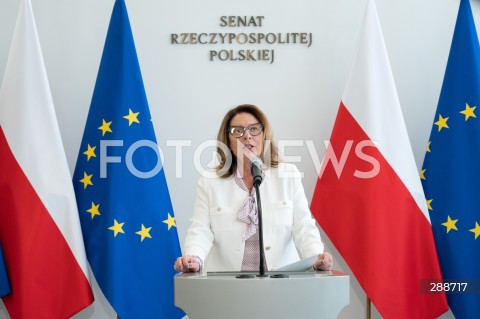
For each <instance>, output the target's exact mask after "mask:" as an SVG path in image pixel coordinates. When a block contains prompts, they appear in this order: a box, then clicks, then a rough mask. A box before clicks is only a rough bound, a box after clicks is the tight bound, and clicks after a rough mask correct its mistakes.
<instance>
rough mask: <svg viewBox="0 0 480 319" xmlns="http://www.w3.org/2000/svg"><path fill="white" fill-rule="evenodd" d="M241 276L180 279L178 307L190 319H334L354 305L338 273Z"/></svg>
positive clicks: (186, 276) (193, 275) (195, 275)
mask: <svg viewBox="0 0 480 319" xmlns="http://www.w3.org/2000/svg"><path fill="white" fill-rule="evenodd" d="M240 274H245V273H235V272H224V273H208V274H207V275H201V274H198V273H185V274H177V275H176V276H175V278H174V285H175V305H176V306H177V307H180V308H181V309H182V310H183V311H185V313H186V314H187V315H188V318H189V319H225V318H228V319H245V318H252V319H283V318H285V319H291V318H295V319H312V318H322V319H323V318H324V319H330V318H331V319H334V318H337V316H338V314H339V312H340V311H341V310H342V308H343V307H345V306H346V305H348V304H349V303H350V295H349V292H350V290H349V289H350V288H349V276H348V275H346V274H344V273H341V272H338V271H313V270H312V271H304V272H283V273H282V274H286V275H288V277H287V278H276V277H275V275H277V276H278V275H279V273H277V272H267V273H266V275H267V276H266V277H261V278H260V277H254V278H244V279H240V278H237V276H238V275H240ZM252 274H254V273H252Z"/></svg>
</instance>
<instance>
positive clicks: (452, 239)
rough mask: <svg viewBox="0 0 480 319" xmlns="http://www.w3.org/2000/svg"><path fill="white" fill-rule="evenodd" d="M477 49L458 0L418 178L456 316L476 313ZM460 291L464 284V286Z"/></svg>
mask: <svg viewBox="0 0 480 319" xmlns="http://www.w3.org/2000/svg"><path fill="white" fill-rule="evenodd" d="M477 106H480V48H479V43H478V38H477V32H476V30H475V24H474V20H473V16H472V10H471V7H470V3H469V2H468V0H462V1H461V3H460V9H459V12H458V17H457V23H456V26H455V32H454V35H453V40H452V46H451V49H450V55H449V58H448V64H447V68H446V71H445V78H444V80H443V86H442V91H441V93H440V99H439V102H438V107H437V111H436V114H435V119H434V124H433V128H432V131H431V135H430V140H429V142H428V145H427V152H426V155H425V161H424V163H423V169H422V172H421V178H422V182H423V187H424V190H425V195H426V197H427V205H428V208H429V213H430V219H431V222H432V227H433V233H434V236H435V242H436V245H437V251H438V256H439V259H440V267H441V270H442V276H443V279H444V281H453V282H460V283H466V284H467V285H470V287H472V288H473V287H475V286H476V288H474V290H473V291H472V290H470V292H469V287H467V289H466V291H465V292H450V293H447V298H448V303H449V305H450V308H451V310H452V312H453V314H454V315H455V317H456V318H457V319H463V318H479V315H480V291H478V282H479V280H480V226H479V223H480V118H478V117H477V114H478V115H480V108H479V110H477ZM462 290H463V287H462Z"/></svg>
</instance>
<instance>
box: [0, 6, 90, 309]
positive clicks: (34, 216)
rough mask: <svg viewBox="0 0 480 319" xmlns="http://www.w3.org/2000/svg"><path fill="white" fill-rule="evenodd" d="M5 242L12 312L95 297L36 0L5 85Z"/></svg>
mask: <svg viewBox="0 0 480 319" xmlns="http://www.w3.org/2000/svg"><path fill="white" fill-rule="evenodd" d="M0 203H1V204H0V242H1V243H2V248H3V252H4V257H5V263H6V266H7V270H8V275H9V280H10V285H11V290H12V293H11V294H9V295H7V296H6V297H4V298H3V302H4V303H5V306H6V308H7V310H8V312H9V314H10V316H11V318H12V319H17V318H28V319H30V318H37V319H38V318H48V319H52V318H58V319H59V318H69V317H71V316H73V315H74V314H76V313H77V312H79V311H80V310H82V309H83V308H85V307H87V306H88V305H90V304H91V303H92V302H93V295H92V292H91V288H90V283H89V275H88V268H87V260H86V256H85V248H84V245H83V239H82V233H81V229H80V222H79V217H78V211H77V204H76V201H75V195H74V191H73V185H72V181H71V176H70V172H69V169H68V166H67V160H66V157H65V153H64V149H63V144H62V140H61V138H60V131H59V128H58V124H57V118H56V115H55V110H54V107H53V101H52V97H51V94H50V87H49V84H48V79H47V75H46V71H45V66H44V63H43V57H42V53H41V49H40V42H39V40H38V36H37V29H36V26H35V20H34V17H33V13H32V8H31V3H30V0H22V1H21V4H20V9H19V13H18V17H17V24H16V27H15V32H14V36H13V40H12V45H11V48H10V53H9V56H8V61H7V66H6V69H5V75H4V79H3V83H2V86H1V88H0Z"/></svg>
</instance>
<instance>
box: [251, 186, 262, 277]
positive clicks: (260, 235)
mask: <svg viewBox="0 0 480 319" xmlns="http://www.w3.org/2000/svg"><path fill="white" fill-rule="evenodd" d="M261 182H262V179H261V178H255V180H254V182H253V186H254V187H255V194H256V195H257V215H258V244H259V246H260V274H259V275H258V277H265V251H264V250H263V221H262V203H261V200H260V183H261Z"/></svg>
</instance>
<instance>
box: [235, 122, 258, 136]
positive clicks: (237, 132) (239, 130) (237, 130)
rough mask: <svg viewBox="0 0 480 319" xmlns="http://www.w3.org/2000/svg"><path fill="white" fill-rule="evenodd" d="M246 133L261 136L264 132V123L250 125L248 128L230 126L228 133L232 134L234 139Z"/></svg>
mask: <svg viewBox="0 0 480 319" xmlns="http://www.w3.org/2000/svg"><path fill="white" fill-rule="evenodd" d="M246 131H250V135H252V136H257V135H260V133H262V131H263V124H262V123H255V124H252V125H249V126H247V127H242V126H229V127H228V132H229V133H230V134H232V136H233V137H236V138H239V137H242V136H243V134H245V132H246Z"/></svg>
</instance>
